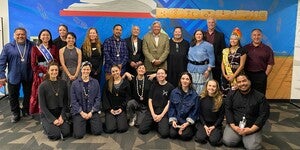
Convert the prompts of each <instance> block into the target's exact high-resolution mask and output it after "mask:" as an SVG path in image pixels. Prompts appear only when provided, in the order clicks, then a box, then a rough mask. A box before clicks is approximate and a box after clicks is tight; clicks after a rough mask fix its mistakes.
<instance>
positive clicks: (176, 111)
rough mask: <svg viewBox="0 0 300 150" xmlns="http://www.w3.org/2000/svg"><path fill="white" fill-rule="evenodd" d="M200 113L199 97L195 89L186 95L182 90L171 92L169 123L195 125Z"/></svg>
mask: <svg viewBox="0 0 300 150" xmlns="http://www.w3.org/2000/svg"><path fill="white" fill-rule="evenodd" d="M198 112H199V97H198V94H197V92H196V91H195V90H194V89H189V91H188V93H187V94H185V93H184V92H183V91H182V90H181V88H179V87H177V88H176V89H174V90H173V91H172V92H171V97H170V108H169V122H172V121H176V122H177V124H183V123H185V122H189V123H190V124H194V123H195V121H196V119H197V118H198V114H199V113H198Z"/></svg>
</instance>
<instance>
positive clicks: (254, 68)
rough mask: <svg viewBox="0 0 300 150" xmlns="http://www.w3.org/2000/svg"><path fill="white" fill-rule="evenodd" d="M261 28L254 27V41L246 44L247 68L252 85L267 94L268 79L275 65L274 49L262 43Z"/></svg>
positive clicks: (252, 34) (252, 36) (252, 33)
mask: <svg viewBox="0 0 300 150" xmlns="http://www.w3.org/2000/svg"><path fill="white" fill-rule="evenodd" d="M262 36H263V34H262V31H261V29H253V30H252V32H251V38H252V42H251V43H250V44H248V45H246V46H245V49H247V51H248V53H247V61H246V65H245V70H246V73H247V75H248V76H249V79H250V80H251V83H252V87H253V88H254V89H256V90H257V91H259V92H261V93H263V94H266V90H267V79H268V75H269V74H270V73H271V71H272V69H273V66H274V64H275V63H274V53H273V51H272V49H271V48H270V47H269V46H267V45H265V44H264V43H262Z"/></svg>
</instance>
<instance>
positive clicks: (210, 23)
mask: <svg viewBox="0 0 300 150" xmlns="http://www.w3.org/2000/svg"><path fill="white" fill-rule="evenodd" d="M205 38H206V41H207V42H209V43H211V44H212V45H213V46H214V54H215V67H214V68H212V74H213V78H214V79H215V80H216V81H218V82H219V84H221V75H222V71H221V63H222V51H223V49H224V48H225V47H226V43H225V38H224V34H223V33H222V32H218V31H217V30H216V19H214V18H208V19H207V31H206V32H205Z"/></svg>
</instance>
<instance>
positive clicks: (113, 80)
mask: <svg viewBox="0 0 300 150" xmlns="http://www.w3.org/2000/svg"><path fill="white" fill-rule="evenodd" d="M130 99H131V91H130V83H129V82H128V81H127V80H126V79H122V77H121V68H120V67H119V66H118V65H113V66H112V67H111V77H110V79H109V80H108V81H107V82H106V83H105V85H104V91H103V110H104V111H105V125H106V132H107V133H113V132H115V131H117V132H121V133H122V132H126V131H127V130H128V123H127V114H126V104H127V102H128V100H130Z"/></svg>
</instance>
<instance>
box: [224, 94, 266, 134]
mask: <svg viewBox="0 0 300 150" xmlns="http://www.w3.org/2000/svg"><path fill="white" fill-rule="evenodd" d="M225 114H226V120H227V123H229V124H231V123H234V124H235V125H238V124H239V122H240V121H241V120H242V118H243V116H245V117H246V120H247V122H246V126H245V127H251V126H252V125H254V124H255V125H256V126H258V127H259V128H260V129H261V128H262V127H263V126H264V124H265V122H266V121H267V119H268V118H269V114H270V106H269V104H268V102H267V100H266V98H265V96H264V95H263V94H262V93H260V92H258V91H256V90H254V89H251V91H250V92H249V93H247V94H245V95H244V94H242V93H241V92H240V91H239V90H237V91H235V92H234V93H232V94H231V95H229V96H228V97H227V99H226V100H225Z"/></svg>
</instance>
